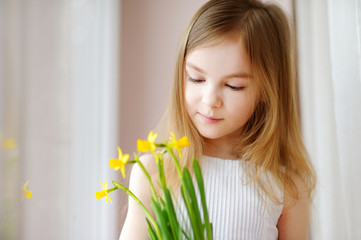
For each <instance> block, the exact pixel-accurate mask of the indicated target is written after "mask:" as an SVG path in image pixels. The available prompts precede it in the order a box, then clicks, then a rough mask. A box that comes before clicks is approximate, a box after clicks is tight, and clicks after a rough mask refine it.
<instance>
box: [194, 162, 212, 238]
mask: <svg viewBox="0 0 361 240" xmlns="http://www.w3.org/2000/svg"><path fill="white" fill-rule="evenodd" d="M193 169H194V174H195V176H196V180H197V183H198V189H199V194H200V196H201V203H202V208H203V219H204V227H205V229H206V233H207V239H208V240H211V239H212V224H211V223H210V222H209V217H208V208H207V203H206V194H205V192H204V182H203V176H202V171H201V168H200V166H199V163H198V161H197V159H195V158H193Z"/></svg>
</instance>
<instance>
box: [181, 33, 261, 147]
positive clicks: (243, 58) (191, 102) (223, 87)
mask: <svg viewBox="0 0 361 240" xmlns="http://www.w3.org/2000/svg"><path fill="white" fill-rule="evenodd" d="M185 73H186V74H185V79H184V81H185V84H184V86H185V89H184V96H185V104H186V108H187V112H188V114H189V116H190V118H191V120H192V122H193V124H194V125H195V127H196V128H197V130H198V131H199V133H200V134H201V135H202V136H203V137H204V138H206V139H208V140H212V141H213V140H218V141H219V140H223V141H226V142H227V143H229V142H232V140H233V139H235V138H236V137H238V136H239V134H240V132H241V131H242V130H243V128H244V126H245V124H246V123H247V121H248V119H249V118H250V117H251V115H252V113H253V111H254V109H255V107H256V106H257V103H258V95H259V88H258V86H257V84H256V81H255V79H253V78H252V76H251V64H250V59H249V56H248V54H247V52H246V49H245V47H244V44H243V42H242V41H241V42H240V41H238V40H235V39H227V40H224V41H221V42H220V43H217V44H215V45H211V46H205V47H199V48H196V49H194V50H193V51H191V52H190V53H189V54H188V56H187V58H186V64H185Z"/></svg>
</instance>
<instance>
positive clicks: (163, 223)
mask: <svg viewBox="0 0 361 240" xmlns="http://www.w3.org/2000/svg"><path fill="white" fill-rule="evenodd" d="M150 200H151V207H152V209H153V212H154V214H155V217H156V219H157V224H158V226H159V229H160V233H161V236H162V239H172V234H171V233H170V232H169V227H168V225H169V224H168V223H169V221H168V220H167V218H168V217H167V215H166V214H164V211H163V210H162V207H161V205H160V203H159V202H157V201H156V200H155V199H154V198H153V197H152V198H151V199H150ZM160 200H162V199H160Z"/></svg>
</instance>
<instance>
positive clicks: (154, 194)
mask: <svg viewBox="0 0 361 240" xmlns="http://www.w3.org/2000/svg"><path fill="white" fill-rule="evenodd" d="M134 157H135V161H136V162H137V163H138V164H139V167H140V168H141V169H142V171H143V173H144V175H145V176H146V178H147V180H148V182H149V185H150V188H151V190H152V193H153V196H154V197H155V198H157V199H158V195H157V192H156V191H155V188H154V185H153V181H152V178H151V177H150V175H149V173H148V171H147V170H146V169H145V167H144V165H143V163H142V162H141V161H140V160H139V157H138V155H136V154H134Z"/></svg>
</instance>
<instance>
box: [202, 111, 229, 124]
mask: <svg viewBox="0 0 361 240" xmlns="http://www.w3.org/2000/svg"><path fill="white" fill-rule="evenodd" d="M198 114H199V116H200V117H201V119H202V120H203V121H205V122H206V123H209V124H213V123H217V122H220V121H222V120H223V118H213V117H208V116H207V115H203V114H202V113H198Z"/></svg>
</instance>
